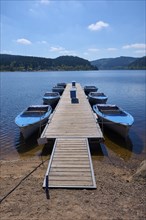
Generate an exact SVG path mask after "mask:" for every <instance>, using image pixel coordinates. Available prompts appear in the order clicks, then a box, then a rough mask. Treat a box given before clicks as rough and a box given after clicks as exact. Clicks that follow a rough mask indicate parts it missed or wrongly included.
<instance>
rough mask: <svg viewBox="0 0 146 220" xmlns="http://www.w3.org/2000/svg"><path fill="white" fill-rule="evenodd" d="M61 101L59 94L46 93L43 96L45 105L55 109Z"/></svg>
mask: <svg viewBox="0 0 146 220" xmlns="http://www.w3.org/2000/svg"><path fill="white" fill-rule="evenodd" d="M59 99H60V94H59V92H46V93H45V94H44V96H43V102H44V104H48V105H51V106H52V107H54V106H55V105H56V104H57V103H58V101H59Z"/></svg>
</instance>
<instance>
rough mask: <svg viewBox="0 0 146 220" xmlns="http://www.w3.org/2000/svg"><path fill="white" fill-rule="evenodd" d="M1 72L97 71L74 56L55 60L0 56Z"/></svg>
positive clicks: (85, 61) (86, 61)
mask: <svg viewBox="0 0 146 220" xmlns="http://www.w3.org/2000/svg"><path fill="white" fill-rule="evenodd" d="M0 70H1V71H41V70H44V71H45V70H47V71H49V70H98V68H97V67H95V66H93V65H92V64H91V63H90V62H89V61H88V60H85V59H82V58H80V57H76V56H60V57H58V58H56V59H51V58H41V57H32V56H19V55H7V54H1V55H0Z"/></svg>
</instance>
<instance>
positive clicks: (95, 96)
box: [88, 92, 108, 105]
mask: <svg viewBox="0 0 146 220" xmlns="http://www.w3.org/2000/svg"><path fill="white" fill-rule="evenodd" d="M88 99H89V102H90V104H91V105H94V104H105V103H106V102H107V99H108V97H107V96H106V95H105V94H104V93H103V92H90V93H89V94H88Z"/></svg>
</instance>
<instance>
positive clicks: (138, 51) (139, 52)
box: [134, 50, 146, 56]
mask: <svg viewBox="0 0 146 220" xmlns="http://www.w3.org/2000/svg"><path fill="white" fill-rule="evenodd" d="M134 53H137V54H142V55H144V56H146V50H136V51H135V52H134Z"/></svg>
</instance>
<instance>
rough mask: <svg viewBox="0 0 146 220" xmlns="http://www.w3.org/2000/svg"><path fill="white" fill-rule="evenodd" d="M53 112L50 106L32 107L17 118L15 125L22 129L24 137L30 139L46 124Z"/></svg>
mask: <svg viewBox="0 0 146 220" xmlns="http://www.w3.org/2000/svg"><path fill="white" fill-rule="evenodd" d="M51 112H52V108H51V106H50V105H31V106H29V107H28V108H27V109H25V110H24V111H23V112H21V113H20V114H19V115H18V116H17V117H16V118H15V123H16V125H18V127H19V128H20V131H21V133H22V135H23V137H24V138H28V137H29V136H31V135H32V134H33V133H34V132H35V131H36V130H37V129H38V128H40V127H42V126H43V125H45V124H46V122H47V121H48V118H49V116H50V114H51Z"/></svg>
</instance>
